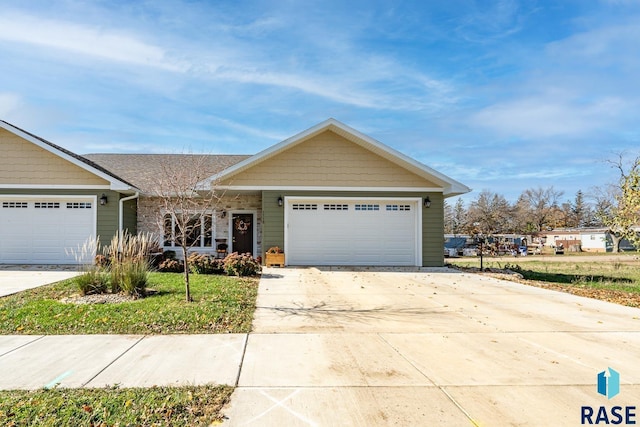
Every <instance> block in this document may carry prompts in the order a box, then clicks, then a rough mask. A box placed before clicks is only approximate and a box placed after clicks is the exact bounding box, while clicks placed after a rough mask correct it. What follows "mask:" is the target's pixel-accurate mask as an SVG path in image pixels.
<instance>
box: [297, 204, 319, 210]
mask: <svg viewBox="0 0 640 427" xmlns="http://www.w3.org/2000/svg"><path fill="white" fill-rule="evenodd" d="M291 209H293V210H294V211H317V210H318V205H316V204H315V203H294V204H293V205H291Z"/></svg>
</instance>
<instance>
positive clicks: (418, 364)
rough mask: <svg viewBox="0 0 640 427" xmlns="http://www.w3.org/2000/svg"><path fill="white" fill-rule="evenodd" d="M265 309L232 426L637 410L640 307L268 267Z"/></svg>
mask: <svg viewBox="0 0 640 427" xmlns="http://www.w3.org/2000/svg"><path fill="white" fill-rule="evenodd" d="M258 307H259V308H258V310H257V311H256V316H255V322H254V333H252V334H250V335H249V337H248V343H247V347H246V352H245V356H244V360H243V364H242V369H241V372H240V378H239V382H238V385H239V387H238V389H237V390H236V391H235V393H234V395H233V397H232V400H231V404H230V405H229V407H228V408H227V411H226V415H227V424H228V425H234V426H235V425H248V426H283V425H286V426H307V425H314V426H315V425H327V426H329V425H330V426H334V425H341V426H352V425H353V426H372V425H403V426H404V425H416V426H417V425H421V426H422V425H424V426H469V425H475V426H494V425H500V426H504V425H519V426H520V425H530V426H549V425H580V422H581V407H583V406H591V407H593V408H595V409H594V410H595V412H594V413H595V414H597V413H598V408H599V407H600V406H605V407H606V408H608V410H609V411H610V408H611V407H612V406H613V405H615V406H621V407H625V406H627V405H631V406H636V408H638V407H640V310H639V309H635V308H629V307H623V306H618V305H614V304H610V303H606V302H601V301H596V300H590V299H586V298H582V297H578V296H573V295H569V294H564V293H560V292H555V291H549V290H544V289H540V288H534V287H528V286H526V285H521V284H517V283H512V282H507V281H501V280H497V279H493V278H488V277H482V276H477V275H470V274H464V273H458V272H455V271H451V270H446V269H440V270H425V271H408V270H407V271H390V270H389V271H375V270H366V269H363V270H361V271H347V270H344V269H334V270H320V269H316V268H308V269H265V271H264V275H263V278H262V280H261V282H260V291H259V296H258ZM607 367H611V368H613V369H615V370H617V371H618V372H620V378H621V381H620V382H621V387H620V394H619V395H617V396H615V397H614V398H613V399H611V400H608V399H607V397H605V396H602V395H599V394H598V393H597V389H596V383H597V374H598V373H599V372H601V371H604V370H605V369H606V368H607ZM636 412H640V411H639V410H636ZM595 418H596V417H595V416H594V417H593V419H592V421H595ZM638 418H640V415H639V416H638ZM636 421H637V419H636Z"/></svg>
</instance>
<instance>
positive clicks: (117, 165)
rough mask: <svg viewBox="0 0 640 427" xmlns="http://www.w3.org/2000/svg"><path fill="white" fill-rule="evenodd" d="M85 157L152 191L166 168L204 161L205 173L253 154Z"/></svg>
mask: <svg viewBox="0 0 640 427" xmlns="http://www.w3.org/2000/svg"><path fill="white" fill-rule="evenodd" d="M84 157H85V158H87V159H89V160H90V161H92V162H94V163H96V164H98V165H100V166H102V167H104V168H105V169H109V170H110V171H113V172H114V173H116V174H118V176H121V177H123V178H124V179H126V180H127V181H130V182H133V183H135V186H136V187H137V188H139V189H140V190H141V191H142V192H143V193H151V192H152V190H153V188H154V186H155V185H156V184H157V180H156V178H157V176H158V174H161V173H163V170H167V169H168V170H176V168H179V167H183V166H184V165H188V164H189V163H196V159H197V160H201V161H202V164H201V165H202V168H203V172H204V174H205V175H204V176H208V175H213V174H217V173H219V172H221V171H223V170H224V169H226V168H228V167H230V166H232V165H234V164H236V163H238V162H240V161H242V160H245V159H247V158H248V157H251V156H249V155H209V154H85V155H84Z"/></svg>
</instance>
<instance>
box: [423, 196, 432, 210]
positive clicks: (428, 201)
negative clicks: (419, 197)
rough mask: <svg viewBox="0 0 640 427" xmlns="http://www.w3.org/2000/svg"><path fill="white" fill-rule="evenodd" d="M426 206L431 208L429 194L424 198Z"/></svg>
mask: <svg viewBox="0 0 640 427" xmlns="http://www.w3.org/2000/svg"><path fill="white" fill-rule="evenodd" d="M424 207H425V208H430V207H431V199H430V198H429V196H427V197H425V198H424Z"/></svg>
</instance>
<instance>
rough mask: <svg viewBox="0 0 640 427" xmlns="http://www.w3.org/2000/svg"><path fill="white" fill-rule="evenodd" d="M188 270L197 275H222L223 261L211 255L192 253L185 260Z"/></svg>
mask: <svg viewBox="0 0 640 427" xmlns="http://www.w3.org/2000/svg"><path fill="white" fill-rule="evenodd" d="M187 261H188V262H189V269H190V271H191V272H192V273H198V274H222V273H224V271H225V269H224V261H223V260H221V259H218V258H215V257H214V256H211V255H205V254H199V253H197V252H193V253H191V254H190V255H189V257H188V258H187Z"/></svg>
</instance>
